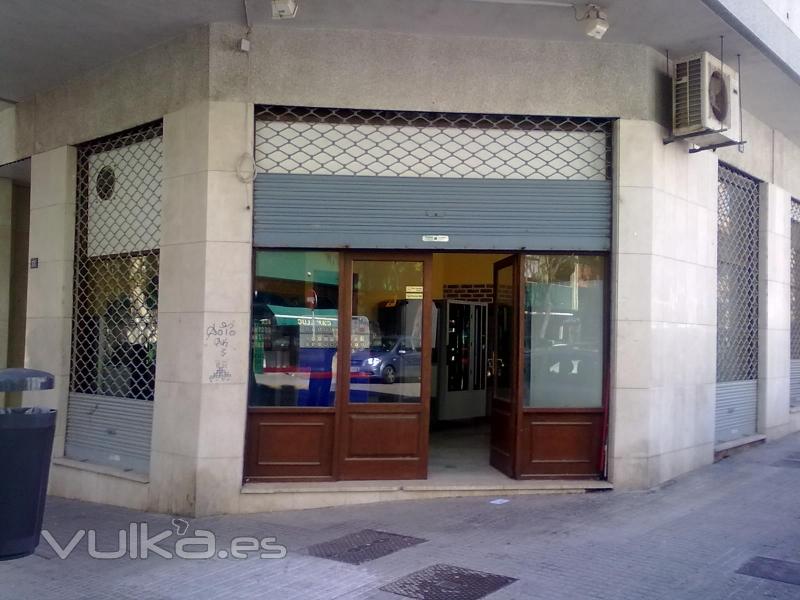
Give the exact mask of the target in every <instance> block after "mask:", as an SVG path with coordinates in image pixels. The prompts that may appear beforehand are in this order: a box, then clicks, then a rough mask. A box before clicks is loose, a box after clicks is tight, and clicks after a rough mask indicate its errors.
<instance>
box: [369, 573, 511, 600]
mask: <svg viewBox="0 0 800 600" xmlns="http://www.w3.org/2000/svg"><path fill="white" fill-rule="evenodd" d="M515 581H517V580H516V579H515V578H514V577H506V576H504V575H496V574H494V573H485V572H483V571H473V570H472V569H465V568H463V567H457V566H454V565H443V564H436V565H431V566H430V567H426V568H425V569H422V570H420V571H415V572H414V573H411V574H410V575H406V576H405V577H402V578H400V579H398V580H396V581H393V582H392V583H389V584H387V585H385V586H383V587H382V588H381V590H383V591H385V592H391V593H392V594H397V595H398V596H404V597H405V598H416V599H417V600H480V599H481V598H485V597H486V596H488V595H490V594H493V593H494V592H496V591H498V590H500V589H502V588H504V587H506V586H508V585H511V584H512V583H514V582H515Z"/></svg>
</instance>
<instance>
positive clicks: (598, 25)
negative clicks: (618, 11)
mask: <svg viewBox="0 0 800 600" xmlns="http://www.w3.org/2000/svg"><path fill="white" fill-rule="evenodd" d="M471 1H472V2H486V3H490V4H527V5H530V6H551V7H555V8H571V9H572V10H573V11H575V20H576V21H586V23H584V32H585V33H586V35H588V36H589V37H591V38H594V39H596V40H599V39H601V38H602V37H603V36H604V35H605V34H606V31H608V16H607V15H606V13H605V11H604V10H602V9H601V8H600V7H599V6H597V5H596V4H586V5H584V6H583V9H582V14H583V16H580V15H581V9H580V8H579V5H578V4H575V3H573V2H559V1H557V0H471Z"/></svg>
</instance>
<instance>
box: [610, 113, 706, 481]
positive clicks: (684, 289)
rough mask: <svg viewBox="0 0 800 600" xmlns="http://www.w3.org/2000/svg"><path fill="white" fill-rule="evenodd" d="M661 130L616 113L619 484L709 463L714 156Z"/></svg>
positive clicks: (613, 475) (614, 447) (614, 456)
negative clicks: (665, 140) (695, 151)
mask: <svg viewBox="0 0 800 600" xmlns="http://www.w3.org/2000/svg"><path fill="white" fill-rule="evenodd" d="M666 135H667V132H666V130H664V129H663V128H662V127H661V126H659V125H658V124H657V123H654V122H650V121H637V120H624V119H623V120H619V121H617V123H616V126H615V132H614V147H615V160H614V164H615V173H614V186H615V187H614V196H615V197H614V211H613V212H614V236H613V243H614V247H613V250H612V273H613V292H612V315H611V338H612V352H611V413H610V417H609V418H610V423H609V429H610V439H609V446H608V460H609V479H610V480H611V481H612V483H614V485H615V486H616V487H618V488H620V489H645V488H649V487H652V486H655V485H658V484H659V483H662V482H664V481H666V480H669V479H672V478H673V477H676V476H677V475H680V474H681V473H685V472H687V471H690V470H692V469H694V468H697V467H699V466H701V465H703V464H708V463H710V462H711V461H712V460H713V441H714V422H713V420H714V390H715V380H716V301H715V300H716V273H717V269H716V234H717V229H716V217H717V208H716V207H717V161H716V157H715V156H714V155H713V154H711V153H704V154H696V155H689V153H688V146H687V145H686V144H684V143H681V142H675V143H672V144H669V145H665V144H664V143H663V138H664V137H665V136H666ZM678 241H679V242H678ZM676 242H677V243H676Z"/></svg>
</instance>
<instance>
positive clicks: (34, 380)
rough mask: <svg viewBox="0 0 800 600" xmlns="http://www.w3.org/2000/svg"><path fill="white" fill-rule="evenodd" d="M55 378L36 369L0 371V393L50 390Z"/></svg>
mask: <svg viewBox="0 0 800 600" xmlns="http://www.w3.org/2000/svg"><path fill="white" fill-rule="evenodd" d="M54 386H55V378H54V377H53V374H52V373H48V372H47V371H37V370H36V369H0V392H34V391H37V390H52V389H53V387H54Z"/></svg>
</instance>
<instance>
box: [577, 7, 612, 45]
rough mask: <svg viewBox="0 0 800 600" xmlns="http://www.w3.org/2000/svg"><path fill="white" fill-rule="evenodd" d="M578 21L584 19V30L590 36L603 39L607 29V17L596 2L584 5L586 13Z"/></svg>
mask: <svg viewBox="0 0 800 600" xmlns="http://www.w3.org/2000/svg"><path fill="white" fill-rule="evenodd" d="M578 20H579V21H586V24H585V25H584V31H585V32H586V35H588V36H589V37H590V38H594V39H596V40H600V39H603V36H604V35H605V34H606V31H608V17H607V16H606V13H605V12H603V11H602V10H600V7H598V6H597V5H596V4H587V5H586V15H585V16H584V17H583V18H582V19H578Z"/></svg>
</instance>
